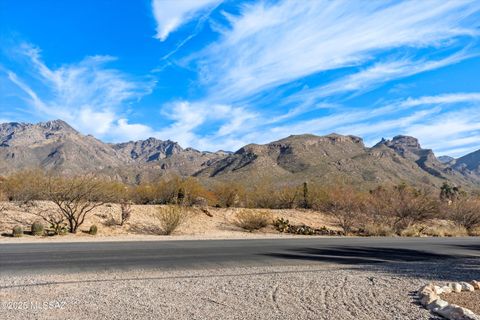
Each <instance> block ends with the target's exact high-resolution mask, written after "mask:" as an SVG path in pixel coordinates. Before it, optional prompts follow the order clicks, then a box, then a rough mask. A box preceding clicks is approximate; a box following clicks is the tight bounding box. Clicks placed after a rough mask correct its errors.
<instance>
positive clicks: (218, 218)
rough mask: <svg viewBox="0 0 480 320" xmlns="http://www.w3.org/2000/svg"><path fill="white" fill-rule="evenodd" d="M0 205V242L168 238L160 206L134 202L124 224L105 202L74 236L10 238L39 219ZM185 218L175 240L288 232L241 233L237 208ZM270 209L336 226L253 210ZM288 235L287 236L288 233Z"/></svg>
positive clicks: (193, 212) (318, 217)
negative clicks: (18, 228)
mask: <svg viewBox="0 0 480 320" xmlns="http://www.w3.org/2000/svg"><path fill="white" fill-rule="evenodd" d="M0 206H3V207H5V209H6V210H4V211H2V212H0V233H2V234H4V236H3V237H0V242H31V241H79V240H80V241H82V240H87V241H91V240H93V239H96V240H108V241H115V240H118V241H124V240H158V239H159V237H161V238H162V239H166V240H167V239H169V238H172V237H167V236H160V235H159V234H158V230H157V229H158V222H156V219H155V218H154V215H155V213H156V212H157V210H158V208H159V207H161V206H154V205H134V206H132V216H131V219H130V220H129V221H128V223H126V224H125V225H124V226H119V225H116V224H115V223H114V222H118V221H119V220H120V214H121V210H120V206H119V205H118V204H108V205H104V206H102V207H99V208H97V209H95V210H94V211H93V212H92V214H90V215H89V216H88V217H87V219H86V221H85V223H84V224H83V225H82V226H81V228H80V229H81V230H80V232H78V233H77V234H75V235H72V234H68V235H65V236H55V237H33V236H29V235H25V236H24V237H21V238H11V237H8V236H7V235H9V234H11V232H12V228H13V227H14V226H15V225H21V226H23V228H24V230H26V231H28V230H30V226H31V224H32V223H33V222H34V221H40V220H39V218H38V217H37V216H35V215H33V214H31V213H29V212H27V210H25V209H23V208H22V207H20V206H18V205H16V204H14V203H3V204H2V203H0ZM37 206H38V207H37V208H35V209H33V210H37V211H40V210H56V209H55V206H54V205H53V204H52V203H50V202H37ZM188 210H189V218H188V220H187V221H186V222H185V223H184V224H183V225H182V226H181V227H180V228H179V229H178V230H177V231H175V234H174V237H175V240H180V239H193V238H195V239H227V238H228V239H242V238H271V237H288V236H289V235H285V234H279V233H278V232H277V231H276V230H274V229H273V227H271V226H270V227H267V228H265V229H262V230H260V231H258V232H254V233H250V232H245V231H244V230H242V229H241V228H239V227H237V226H235V225H234V221H235V214H236V213H237V212H238V211H239V210H241V209H236V208H232V209H221V208H209V209H208V211H209V213H210V214H211V215H212V217H210V216H208V215H207V214H205V213H204V212H202V210H200V209H199V208H190V209H188ZM256 210H261V211H267V212H270V213H271V215H272V218H277V217H278V218H285V219H288V220H289V221H290V222H291V223H293V224H306V225H309V226H311V227H315V228H320V227H323V226H326V227H328V228H330V229H338V228H336V226H335V223H334V221H333V220H332V218H331V217H329V216H327V215H324V214H322V213H320V212H315V211H309V210H268V209H265V210H263V209H256ZM92 224H95V225H97V226H98V229H99V231H98V234H97V235H96V236H95V237H93V236H90V235H88V234H87V233H85V232H82V231H87V230H88V229H89V228H90V226H91V225H92ZM290 236H291V235H290Z"/></svg>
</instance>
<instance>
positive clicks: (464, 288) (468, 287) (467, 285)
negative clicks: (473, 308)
mask: <svg viewBox="0 0 480 320" xmlns="http://www.w3.org/2000/svg"><path fill="white" fill-rule="evenodd" d="M460 284H461V285H462V291H475V288H474V287H473V286H472V285H471V284H470V283H468V282H460Z"/></svg>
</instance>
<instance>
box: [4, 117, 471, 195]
mask: <svg viewBox="0 0 480 320" xmlns="http://www.w3.org/2000/svg"><path fill="white" fill-rule="evenodd" d="M31 168H43V169H46V170H53V171H56V172H61V173H66V174H84V173H87V172H99V173H102V174H104V175H108V176H110V177H112V178H114V179H122V180H126V181H131V182H139V181H143V180H148V179H153V178H156V177H158V176H162V175H165V174H171V173H172V174H178V175H182V176H192V175H193V176H196V177H199V178H200V179H203V180H204V181H216V180H220V181H227V182H230V181H232V182H241V183H245V184H248V185H252V184H254V183H258V182H272V183H278V184H299V183H302V182H304V181H316V182H319V183H329V182H337V181H343V182H346V183H353V184H358V185H365V186H375V185H378V184H385V183H400V182H407V183H412V184H416V185H423V186H432V185H436V186H438V185H440V184H441V183H443V182H444V181H451V182H452V183H454V184H457V185H465V186H474V185H476V186H478V185H480V151H478V152H476V153H472V154H470V155H467V156H465V157H462V158H460V159H458V160H457V161H456V162H449V163H447V164H445V163H442V162H441V161H439V160H438V159H437V158H436V157H435V155H434V154H433V152H432V150H428V149H423V148H421V146H420V144H419V142H418V140H417V139H416V138H413V137H407V136H397V137H394V138H393V139H392V140H382V141H380V142H379V143H378V144H377V145H375V146H374V147H372V148H368V147H365V145H364V144H363V140H362V139H361V138H359V137H355V136H343V135H338V134H330V135H327V136H315V135H310V134H305V135H296V136H290V137H287V138H285V139H281V140H278V141H274V142H271V143H267V144H264V145H259V144H249V145H246V146H244V147H242V148H240V149H239V150H238V151H237V152H235V153H230V152H224V151H219V152H202V151H198V150H195V149H192V148H186V149H183V148H182V147H181V146H180V145H178V143H176V142H173V141H170V140H167V141H162V140H158V139H155V138H149V139H147V140H139V141H130V142H126V143H118V144H107V143H104V142H102V141H100V140H97V139H95V138H94V137H92V136H84V135H82V134H80V133H79V132H77V131H76V130H75V129H73V128H72V127H71V126H69V125H68V124H67V123H65V122H63V121H61V120H56V121H48V122H44V123H38V124H27V123H4V124H0V170H1V172H2V174H8V173H11V172H15V171H18V170H22V169H31Z"/></svg>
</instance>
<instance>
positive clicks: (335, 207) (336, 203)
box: [321, 187, 365, 235]
mask: <svg viewBox="0 0 480 320" xmlns="http://www.w3.org/2000/svg"><path fill="white" fill-rule="evenodd" d="M321 209H323V210H324V211H326V212H327V213H329V214H331V215H332V216H333V217H334V218H335V220H336V222H337V225H338V226H339V227H340V228H342V230H343V233H344V234H345V235H348V234H350V233H351V232H352V231H353V230H354V228H355V227H356V226H357V225H358V224H359V222H361V221H362V218H363V217H364V209H365V200H364V199H363V197H362V195H361V194H360V193H359V192H357V191H355V190H353V189H352V188H350V187H336V188H331V189H330V190H329V191H328V192H327V199H326V200H325V201H324V202H323V203H322V205H321Z"/></svg>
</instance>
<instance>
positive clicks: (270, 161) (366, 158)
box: [196, 134, 471, 185]
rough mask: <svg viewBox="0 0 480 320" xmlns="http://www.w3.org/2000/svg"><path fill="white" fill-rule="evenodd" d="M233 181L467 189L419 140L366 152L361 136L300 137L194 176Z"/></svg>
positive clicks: (246, 150)
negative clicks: (450, 183)
mask: <svg viewBox="0 0 480 320" xmlns="http://www.w3.org/2000/svg"><path fill="white" fill-rule="evenodd" d="M196 175H197V176H200V177H212V178H217V179H221V180H225V181H228V180H235V181H250V182H252V181H265V180H271V181H274V182H279V181H282V182H283V183H300V182H302V181H317V182H324V183H328V182H335V181H341V182H346V183H354V184H365V185H376V184H379V183H399V182H401V181H405V182H409V183H414V184H417V185H439V184H441V183H442V182H443V181H446V180H447V179H448V180H451V181H453V182H454V183H456V184H470V183H471V181H466V179H464V178H463V177H462V176H461V175H460V174H458V173H456V172H454V171H453V170H451V169H450V168H449V167H448V166H445V165H443V164H442V163H440V162H439V161H438V160H437V159H436V158H435V155H434V154H433V152H432V151H431V150H426V149H422V148H421V147H420V144H419V143H418V140H417V139H415V138H412V137H405V136H398V137H395V138H394V139H392V140H388V141H387V140H384V141H381V142H380V143H378V144H377V145H376V146H374V147H373V148H367V147H365V145H364V144H363V141H362V139H361V138H359V137H355V136H342V135H337V134H331V135H328V136H323V137H319V136H314V135H299V136H290V137H288V138H285V139H282V140H279V141H275V142H272V143H269V144H266V145H255V144H252V145H248V146H245V147H243V148H241V149H240V150H238V151H237V152H236V153H235V154H233V155H230V156H227V157H225V158H224V159H219V160H217V161H216V162H214V163H212V164H211V165H210V166H208V167H207V168H205V169H203V170H202V171H200V172H198V173H197V174H196Z"/></svg>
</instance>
